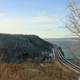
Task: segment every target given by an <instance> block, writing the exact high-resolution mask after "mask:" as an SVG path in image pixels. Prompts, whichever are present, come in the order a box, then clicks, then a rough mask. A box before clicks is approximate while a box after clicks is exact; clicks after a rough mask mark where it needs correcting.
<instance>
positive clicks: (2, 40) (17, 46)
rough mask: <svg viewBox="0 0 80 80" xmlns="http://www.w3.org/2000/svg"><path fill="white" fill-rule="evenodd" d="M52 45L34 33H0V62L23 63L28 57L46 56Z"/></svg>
mask: <svg viewBox="0 0 80 80" xmlns="http://www.w3.org/2000/svg"><path fill="white" fill-rule="evenodd" d="M52 47H53V45H52V44H51V43H49V42H47V41H44V40H43V39H41V38H40V37H38V36H36V35H11V34H0V57H1V60H0V63H2V62H3V63H23V62H24V61H26V59H28V58H32V59H34V58H35V57H38V58H39V57H42V58H43V57H44V56H46V55H47V57H48V55H49V53H51V51H52V50H51V48H52ZM42 52H44V53H45V54H43V55H42ZM2 56H3V57H2Z"/></svg>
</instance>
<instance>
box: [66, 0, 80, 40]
mask: <svg viewBox="0 0 80 80" xmlns="http://www.w3.org/2000/svg"><path fill="white" fill-rule="evenodd" d="M68 1H69V5H68V10H69V15H68V21H67V25H66V27H67V28H68V29H69V31H71V32H72V33H73V34H75V35H76V36H77V37H79V39H80V7H79V6H77V4H76V0H68Z"/></svg>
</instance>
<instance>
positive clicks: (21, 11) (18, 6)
mask: <svg viewBox="0 0 80 80" xmlns="http://www.w3.org/2000/svg"><path fill="white" fill-rule="evenodd" d="M78 2H80V1H79V0H78ZM66 7H67V0H0V33H10V34H35V35H38V36H40V37H42V38H62V37H70V32H69V31H68V30H67V29H66V28H65V27H64V20H65V19H66V16H65V14H66V13H65V12H66V11H65V9H66Z"/></svg>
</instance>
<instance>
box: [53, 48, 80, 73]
mask: <svg viewBox="0 0 80 80" xmlns="http://www.w3.org/2000/svg"><path fill="white" fill-rule="evenodd" d="M53 51H54V55H55V56H54V57H55V58H56V59H57V60H58V61H59V62H60V63H61V64H63V65H64V66H66V67H68V68H70V69H71V70H74V71H75V72H77V73H80V66H78V65H76V64H75V63H72V62H71V61H69V60H67V59H66V58H65V57H64V56H63V55H62V53H61V51H60V50H59V48H58V47H57V48H53Z"/></svg>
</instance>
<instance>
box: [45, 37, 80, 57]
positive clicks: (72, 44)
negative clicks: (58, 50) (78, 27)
mask: <svg viewBox="0 0 80 80" xmlns="http://www.w3.org/2000/svg"><path fill="white" fill-rule="evenodd" d="M45 40H46V41H48V42H50V43H52V44H57V45H58V46H61V47H62V50H63V51H64V54H65V56H66V57H67V58H72V54H71V53H70V51H69V48H73V49H74V50H75V51H74V53H75V55H76V56H77V57H80V40H79V39H78V38H49V39H45Z"/></svg>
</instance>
